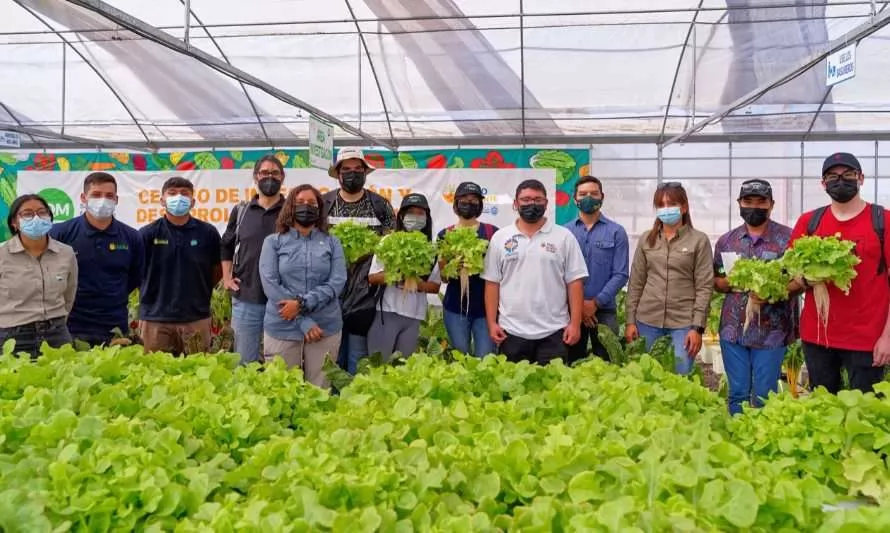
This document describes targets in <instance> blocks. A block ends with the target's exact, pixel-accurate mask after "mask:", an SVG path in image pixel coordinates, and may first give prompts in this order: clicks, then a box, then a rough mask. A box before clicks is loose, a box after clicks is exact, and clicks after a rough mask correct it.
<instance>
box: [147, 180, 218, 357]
mask: <svg viewBox="0 0 890 533" xmlns="http://www.w3.org/2000/svg"><path fill="white" fill-rule="evenodd" d="M194 197H195V186H194V185H192V182H190V181H188V180H187V179H185V178H180V177H175V178H170V179H168V180H167V181H166V182H165V183H164V185H163V187H162V188H161V200H162V202H163V205H164V216H163V217H162V218H159V219H158V220H156V221H154V222H152V223H151V224H149V225H147V226H145V227H143V228H142V229H140V230H139V233H140V234H141V235H142V242H143V243H144V244H145V280H144V281H143V282H142V289H141V290H140V291H139V292H140V302H139V318H140V320H141V322H140V326H141V333H142V344H143V345H144V346H145V351H146V352H169V353H173V354H174V355H178V354H184V355H187V354H189V353H199V352H206V351H207V350H208V349H210V325H211V324H210V322H211V320H210V300H211V298H212V296H213V287H215V286H216V284H217V283H218V282H219V280H220V279H222V265H221V263H220V236H219V232H218V231H217V230H216V228H215V227H214V226H213V225H211V224H208V223H207V222H204V221H202V220H198V219H196V218H194V217H192V216H191V215H190V214H189V212H190V211H191V209H192V207H194V205H195V199H194Z"/></svg>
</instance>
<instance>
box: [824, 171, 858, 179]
mask: <svg viewBox="0 0 890 533" xmlns="http://www.w3.org/2000/svg"><path fill="white" fill-rule="evenodd" d="M822 179H823V180H825V181H827V182H832V181H837V180H847V181H853V180H857V179H859V172H858V171H856V170H848V171H846V172H844V173H843V174H834V173H831V174H825V175H824V176H822Z"/></svg>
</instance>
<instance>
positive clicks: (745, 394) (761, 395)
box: [720, 341, 786, 415]
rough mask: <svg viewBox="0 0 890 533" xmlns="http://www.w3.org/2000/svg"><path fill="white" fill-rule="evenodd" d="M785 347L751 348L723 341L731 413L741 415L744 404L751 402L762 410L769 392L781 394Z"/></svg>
mask: <svg viewBox="0 0 890 533" xmlns="http://www.w3.org/2000/svg"><path fill="white" fill-rule="evenodd" d="M785 350H786V347H785V346H780V347H778V348H748V347H747V346H742V345H741V344H738V343H735V342H726V341H720V352H721V354H722V355H723V368H724V369H725V370H726V380H727V381H728V382H729V412H730V414H733V415H737V414H739V413H741V412H742V404H743V403H745V402H747V401H750V402H751V405H753V406H754V407H761V406H762V405H763V400H765V399H766V398H767V396H769V393H770V391H772V392H776V391H778V390H779V376H780V375H781V373H782V360H784V359H785Z"/></svg>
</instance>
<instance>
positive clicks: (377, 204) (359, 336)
mask: <svg viewBox="0 0 890 533" xmlns="http://www.w3.org/2000/svg"><path fill="white" fill-rule="evenodd" d="M371 172H374V167H373V166H372V165H371V164H370V163H368V161H367V160H366V159H365V155H364V153H362V151H361V150H359V149H357V148H341V149H340V151H339V152H338V153H337V159H336V160H335V161H334V164H333V165H331V168H330V169H328V175H329V176H330V177H332V178H334V179H336V180H337V181H338V182H339V183H340V187H339V188H337V189H334V190H332V191H330V192H328V193H326V194H325V195H324V196H323V197H322V199H323V201H324V210H323V213H322V214H323V216H324V217H327V220H328V223H329V224H331V225H334V224H338V223H340V222H344V221H347V220H351V221H353V222H356V223H359V224H366V225H367V226H369V227H371V228H374V230H375V231H377V233H379V234H381V235H382V234H384V233H387V232H389V231H392V230H393V229H394V228H395V213H393V209H392V205H390V203H389V201H388V200H387V199H386V198H384V197H382V196H380V195H379V194H377V193H375V192H374V191H370V190H368V189H366V188H365V179H366V177H367V176H368V174H370V173H371ZM372 258H373V255H368V256H367V257H365V258H362V259H359V260H358V261H356V262H355V263H354V264H352V265H349V266H348V270H347V278H346V287H345V288H344V289H343V294H342V296H341V298H340V305H341V307H342V308H343V336H342V340H341V343H340V354H339V356H338V358H337V363H338V364H339V365H340V367H342V368H343V369H344V370H346V371H347V372H349V373H350V374H355V372H356V370H357V369H358V362H359V360H360V359H362V358H364V357H367V356H368V337H367V335H368V329H370V326H371V322H373V320H374V317H375V315H376V308H377V305H376V303H377V301H378V294H377V293H378V291H380V290H381V287H380V286H372V285H369V283H368V274H369V272H370V268H371V260H372Z"/></svg>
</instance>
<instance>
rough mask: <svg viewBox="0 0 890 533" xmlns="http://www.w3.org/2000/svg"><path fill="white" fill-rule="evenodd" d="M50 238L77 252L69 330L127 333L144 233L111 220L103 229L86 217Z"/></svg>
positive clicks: (62, 226) (75, 332)
mask: <svg viewBox="0 0 890 533" xmlns="http://www.w3.org/2000/svg"><path fill="white" fill-rule="evenodd" d="M49 234H50V237H52V238H54V239H56V240H58V241H59V242H62V243H65V244H67V245H68V246H71V247H72V248H73V249H74V253H75V254H76V255H77V267H78V272H79V274H78V279H77V298H76V299H75V301H74V309H72V310H71V314H70V315H69V316H68V329H69V330H70V331H71V334H72V335H73V336H75V337H77V336H78V335H79V334H85V335H98V336H110V335H111V330H113V329H114V328H120V330H121V332H123V333H126V332H127V330H128V329H129V328H128V321H129V310H128V308H127V306H128V304H129V298H130V293H131V292H133V289H138V288H139V285H140V284H141V283H142V269H143V266H144V262H145V248H144V246H143V243H142V237H140V236H139V232H138V231H136V230H135V229H133V228H131V227H130V226H128V225H126V224H124V223H123V222H121V221H119V220H116V219H112V221H111V225H110V226H108V227H107V228H105V229H104V230H100V229H97V228H95V227H94V226H93V225H92V224H90V222H89V221H88V220H87V217H86V216H85V215H81V216H79V217H76V218H72V219H71V220H68V221H65V222H61V223H59V224H56V225H55V226H53V229H52V230H51V231H50V233H49Z"/></svg>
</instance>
